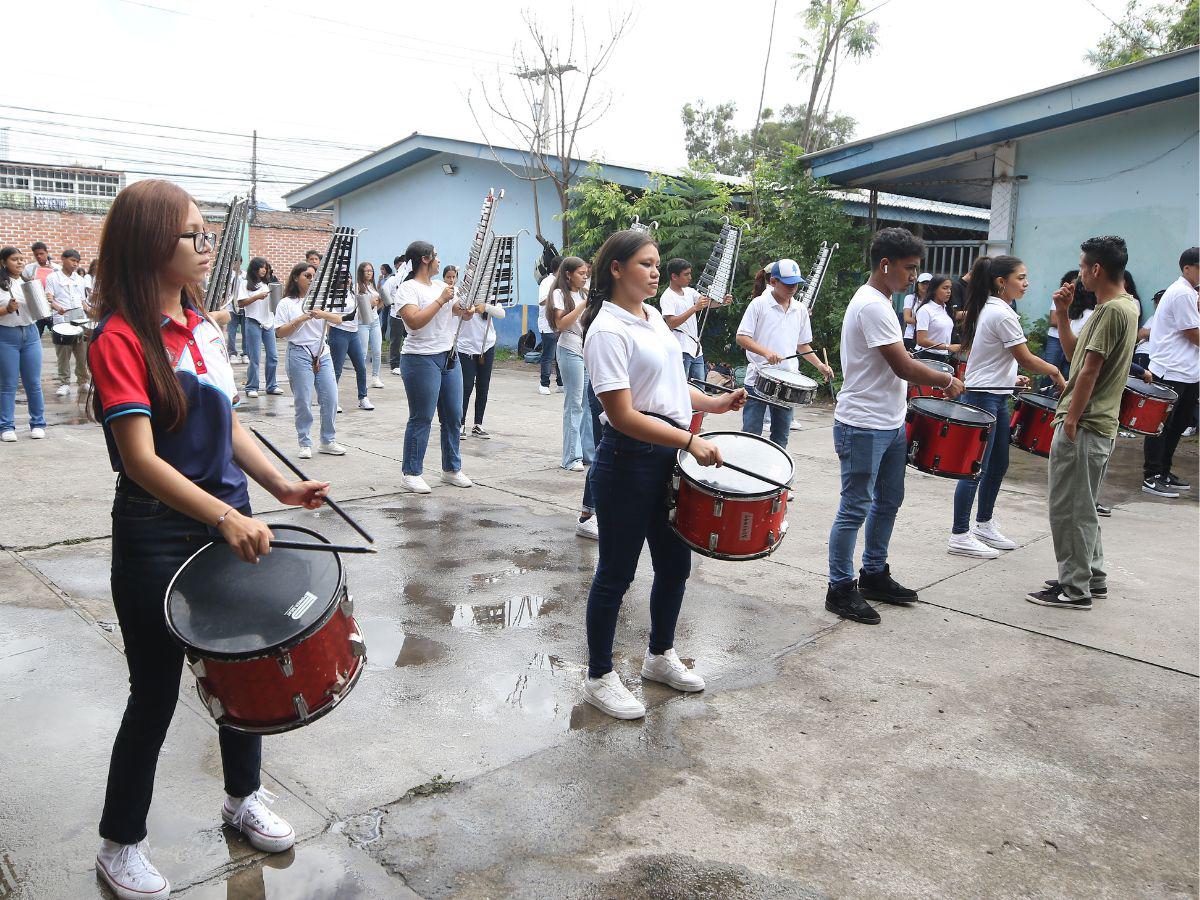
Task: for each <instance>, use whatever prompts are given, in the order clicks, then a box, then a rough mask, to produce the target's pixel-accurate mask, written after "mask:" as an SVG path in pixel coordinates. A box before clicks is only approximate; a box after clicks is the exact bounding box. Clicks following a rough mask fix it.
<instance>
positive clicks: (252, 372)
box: [242, 316, 279, 391]
mask: <svg viewBox="0 0 1200 900" xmlns="http://www.w3.org/2000/svg"><path fill="white" fill-rule="evenodd" d="M242 347H243V349H245V351H246V355H247V356H249V357H250V365H249V367H248V368H247V369H246V390H248V391H257V390H258V352H259V350H260V349H264V350H266V352H267V390H268V391H275V390H278V389H279V382H278V381H277V380H276V377H275V370H276V369H277V368H278V367H279V350H278V348H277V347H276V345H275V329H274V328H263V327H262V325H260V324H259V323H258V322H256V321H255V320H254V319H251V318H250V317H249V316H247V317H246V326H245V327H244V328H243V329H242Z"/></svg>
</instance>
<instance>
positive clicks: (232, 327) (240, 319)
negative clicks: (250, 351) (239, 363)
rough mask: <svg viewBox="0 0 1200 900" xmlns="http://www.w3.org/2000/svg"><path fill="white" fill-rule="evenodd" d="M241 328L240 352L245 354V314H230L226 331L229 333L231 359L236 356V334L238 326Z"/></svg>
mask: <svg viewBox="0 0 1200 900" xmlns="http://www.w3.org/2000/svg"><path fill="white" fill-rule="evenodd" d="M239 325H240V326H241V327H242V352H243V353H245V352H246V314H245V313H244V312H235V313H231V314H230V316H229V325H228V326H227V328H226V330H227V331H228V333H229V356H230V358H231V359H232V358H233V357H235V356H237V355H238V351H237V333H238V326H239Z"/></svg>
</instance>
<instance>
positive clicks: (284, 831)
mask: <svg viewBox="0 0 1200 900" xmlns="http://www.w3.org/2000/svg"><path fill="white" fill-rule="evenodd" d="M274 802H275V795H274V794H272V793H271V792H270V791H268V790H266V789H265V788H259V789H258V790H257V791H255V792H254V793H253V794H251V795H250V796H249V797H246V798H244V799H242V800H238V799H237V798H236V797H226V798H225V803H224V804H222V806H221V818H222V819H224V820H225V824H226V825H228V826H230V827H231V828H236V829H237V830H238V831H240V832H241V833H242V834H244V835H245V836H246V840H248V841H249V842H250V844H251V845H252V846H253V847H254V849H255V850H262V851H263V852H264V853H281V852H283V851H284V850H286V849H288V847H290V846H292V844H294V843H296V832H295V831H294V830H293V829H292V826H291V825H289V824H288V823H287V822H285V821H284V820H283V819H281V818H280V817H279V816H277V815H275V813H273V812H271V810H270V809H268V808H267V804H269V803H274Z"/></svg>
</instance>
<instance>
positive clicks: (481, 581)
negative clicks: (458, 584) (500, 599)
mask: <svg viewBox="0 0 1200 900" xmlns="http://www.w3.org/2000/svg"><path fill="white" fill-rule="evenodd" d="M529 571H530V569H528V568H526V567H525V566H509V567H508V568H506V569H501V570H499V571H498V572H481V573H480V574H478V575H472V576H471V585H472V590H474V589H477V588H479V587H483V586H484V585H489V584H495V583H496V582H498V581H503V580H504V579H505V578H516V577H518V576H520V575H525V574H526V573H528V572H529Z"/></svg>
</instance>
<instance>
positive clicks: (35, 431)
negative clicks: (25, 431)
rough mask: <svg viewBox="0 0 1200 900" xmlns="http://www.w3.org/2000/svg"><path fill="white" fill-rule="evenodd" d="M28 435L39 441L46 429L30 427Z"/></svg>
mask: <svg viewBox="0 0 1200 900" xmlns="http://www.w3.org/2000/svg"><path fill="white" fill-rule="evenodd" d="M29 436H30V437H31V438H33V439H34V440H35V441H40V440H41V439H42V438H44V437H45V436H46V429H45V428H30V429H29Z"/></svg>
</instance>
